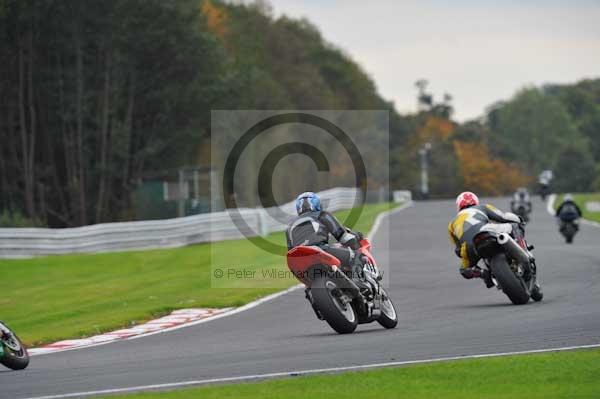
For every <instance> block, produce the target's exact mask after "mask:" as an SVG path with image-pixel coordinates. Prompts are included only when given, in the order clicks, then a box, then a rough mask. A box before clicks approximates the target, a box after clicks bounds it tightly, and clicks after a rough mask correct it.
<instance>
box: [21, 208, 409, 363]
mask: <svg viewBox="0 0 600 399" xmlns="http://www.w3.org/2000/svg"><path fill="white" fill-rule="evenodd" d="M412 205H413V201H408V202H406V203H404V204H402V205H400V206H399V207H397V208H394V209H390V210H388V211H385V212H381V213H380V214H378V215H377V217H376V218H375V222H374V223H373V226H372V227H371V230H370V231H369V234H367V237H373V236H374V235H375V233H376V232H377V230H379V226H380V225H381V222H382V220H383V219H384V218H385V217H388V216H391V215H393V214H395V213H397V212H400V211H402V210H404V209H406V208H408V207H409V206H412ZM303 286H304V284H297V285H294V286H292V287H290V288H287V289H285V290H283V291H279V292H276V293H274V294H271V295H267V296H265V297H262V298H259V299H257V300H255V301H252V302H250V303H247V304H245V305H243V306H240V307H238V308H235V309H232V310H230V311H227V312H223V313H220V314H217V315H214V316H210V317H207V318H205V319H201V320H196V321H193V322H190V323H186V324H182V325H179V326H173V327H169V328H165V329H164V330H158V331H152V332H148V333H144V334H139V335H134V336H132V337H127V338H122V339H116V340H113V341H106V342H97V343H94V344H90V345H84V346H77V347H73V348H64V349H60V350H55V351H52V352H42V353H32V354H31V355H30V356H44V355H51V354H54V353H62V352H68V351H74V350H79V349H87V348H93V347H95V346H102V345H108V344H114V343H115V342H122V341H129V340H133V339H139V338H145V337H149V336H151V335H156V334H162V333H166V332H170V331H175V330H179V329H181V328H186V327H192V326H196V325H198V324H202V323H206V322H209V321H212V320H217V319H221V318H223V317H227V316H233V315H234V314H237V313H241V312H244V311H246V310H250V309H252V308H254V307H256V306H258V305H261V304H263V303H265V302H269V301H272V300H274V299H277V298H279V297H281V296H283V295H286V294H289V293H290V292H293V291H296V290H297V289H299V288H302V287H303Z"/></svg>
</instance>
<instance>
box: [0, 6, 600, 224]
mask: <svg viewBox="0 0 600 399" xmlns="http://www.w3.org/2000/svg"><path fill="white" fill-rule="evenodd" d="M437 83H438V84H443V82H437ZM599 86H600V85H599V83H598V82H597V81H596V82H583V83H581V84H579V85H576V86H565V87H547V88H544V89H527V90H525V91H523V92H520V93H519V94H518V95H517V96H516V97H515V98H514V99H512V100H511V101H509V102H507V103H503V104H498V105H497V106H495V107H493V108H492V109H491V110H490V112H489V114H488V115H487V118H486V120H485V121H479V122H471V123H467V124H464V125H459V124H456V123H454V122H452V121H451V119H450V118H451V113H452V106H451V104H450V98H449V97H448V98H445V99H444V101H443V102H442V103H435V101H433V99H432V98H431V96H428V95H427V93H426V91H425V89H426V86H424V85H421V86H420V87H421V90H422V91H421V93H419V98H420V99H421V101H422V107H421V111H420V112H418V113H416V114H414V115H399V114H398V113H397V112H396V111H395V110H394V107H393V104H392V103H390V102H387V101H385V100H384V99H382V98H381V96H380V95H379V94H378V93H377V91H376V89H375V85H374V84H373V81H372V79H371V78H370V77H369V76H368V75H367V74H366V73H365V72H364V71H363V70H362V69H361V67H360V66H359V65H357V64H356V63H355V62H354V61H353V60H352V59H351V58H350V57H349V56H348V55H347V54H345V53H344V52H343V51H341V50H340V49H338V48H336V47H335V46H333V45H331V44H329V43H328V42H327V41H326V40H325V39H323V38H322V37H321V35H320V33H319V32H318V30H317V29H316V28H315V27H314V26H313V25H312V24H311V23H310V22H308V21H306V20H295V19H290V18H287V17H285V16H284V17H279V18H275V17H274V16H273V15H272V12H271V11H270V9H269V6H268V5H267V4H266V3H264V2H257V3H255V4H229V3H222V2H220V1H217V0H103V1H95V0H0V93H1V95H2V101H0V225H48V226H54V227H62V226H77V225H85V224H92V223H99V222H106V221H118V220H130V219H135V218H136V209H135V206H134V204H133V192H134V190H135V189H136V187H137V186H138V185H139V183H140V181H142V180H143V179H144V178H145V177H146V176H151V175H152V176H159V175H164V174H166V173H169V172H168V171H176V170H177V168H179V167H182V166H187V165H201V166H206V165H208V164H209V163H210V154H209V153H210V151H207V150H206V148H207V146H209V142H208V139H209V137H210V110H211V109H240V110H245V109H275V110H276V109H356V110H364V109H367V110H369V109H370V110H380V109H384V110H389V111H390V123H391V126H390V130H391V132H390V135H391V136H390V138H391V142H390V147H391V150H390V151H391V159H390V179H391V185H392V187H393V188H408V189H416V188H417V187H418V178H419V175H418V173H419V169H418V155H417V151H418V149H419V148H420V147H421V146H422V145H423V144H424V143H425V142H431V143H432V144H433V147H432V150H431V153H430V162H431V172H432V173H431V194H432V195H433V196H450V195H454V194H455V193H456V191H458V190H460V189H462V188H463V187H467V188H472V189H473V190H479V191H481V192H483V193H486V194H498V193H503V192H508V191H510V190H512V189H514V188H515V187H516V186H518V185H522V184H526V183H528V182H530V181H531V176H534V175H535V174H537V173H538V172H539V170H541V169H544V168H554V169H555V173H556V175H557V184H560V187H561V188H562V189H565V190H567V189H568V190H587V189H591V188H592V187H593V186H592V184H593V180H594V176H595V174H594V173H595V169H594V168H595V167H596V165H597V164H598V162H599V161H600V155H599V151H600V145H599V144H598V134H599V133H598V132H599V128H598V127H599V125H600V122H599V121H600V116H599V115H600V111H599V110H598V109H599V104H600V101H599V93H600V90H599ZM364 135H365V138H366V139H369V138H371V137H370V136H369V132H364ZM372 139H373V140H378V136H377V135H375V134H374V135H373V137H372ZM575 171H577V178H576V177H575V175H574V174H573V173H574V172H575ZM586 173H588V174H589V175H585V174H586ZM595 184H598V182H596V183H595Z"/></svg>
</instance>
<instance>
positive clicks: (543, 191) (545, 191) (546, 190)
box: [540, 184, 550, 201]
mask: <svg viewBox="0 0 600 399" xmlns="http://www.w3.org/2000/svg"><path fill="white" fill-rule="evenodd" d="M549 195H550V186H548V185H547V184H540V197H541V198H542V201H546V197H548V196H549Z"/></svg>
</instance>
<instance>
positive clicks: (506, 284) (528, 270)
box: [473, 225, 544, 305]
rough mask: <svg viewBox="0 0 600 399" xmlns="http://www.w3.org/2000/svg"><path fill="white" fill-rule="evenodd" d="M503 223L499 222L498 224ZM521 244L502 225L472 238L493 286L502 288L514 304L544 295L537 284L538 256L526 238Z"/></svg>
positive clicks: (536, 299) (540, 297) (539, 299)
mask: <svg viewBox="0 0 600 399" xmlns="http://www.w3.org/2000/svg"><path fill="white" fill-rule="evenodd" d="M498 226H500V225H498ZM518 241H519V243H517V241H515V239H513V237H511V235H510V234H508V233H506V232H503V231H501V228H498V229H495V228H493V227H490V228H489V229H486V230H485V231H482V232H480V233H479V234H477V235H476V236H475V238H474V239H473V243H474V245H475V250H476V251H477V254H478V255H479V256H480V257H481V258H482V259H483V260H484V262H485V266H486V267H487V269H488V270H489V272H490V274H491V278H492V282H493V283H494V285H495V286H496V287H497V288H498V289H500V290H502V291H503V292H504V293H505V294H506V296H508V298H509V299H510V300H511V302H512V303H514V304H515V305H523V304H526V303H527V302H529V298H531V299H533V300H534V301H536V302H539V301H541V300H542V298H543V297H544V294H543V292H542V287H541V286H540V285H539V284H538V283H537V268H536V265H535V259H534V258H533V256H532V255H531V253H530V252H529V251H530V250H533V246H528V245H527V243H526V242H525V239H523V238H520V239H519V240H518Z"/></svg>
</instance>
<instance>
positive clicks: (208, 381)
mask: <svg viewBox="0 0 600 399" xmlns="http://www.w3.org/2000/svg"><path fill="white" fill-rule="evenodd" d="M594 348H600V344H591V345H578V346H565V347H560V348H546V349H532V350H526V351H514V352H500V353H485V354H477V355H465V356H449V357H439V358H433V359H422V360H406V361H397V362H385V363H371V364H364V365H356V366H345V367H331V368H322V369H308V370H297V371H284V372H278V373H266V374H254V375H245V376H238V377H224V378H210V379H204V380H191V381H180V382H170V383H164V384H153V385H140V386H135V387H128V388H111V389H103V390H96V391H87V392H74V393H66V394H58V395H47V396H34V397H29V398H24V399H65V398H75V397H86V396H93V395H104V394H115V393H128V392H135V391H143V390H157V389H167V388H181V387H185V386H198V385H206V384H216V383H226V382H241V381H250V380H257V379H268V378H277V377H295V376H303V375H311V374H318V373H333V372H343V371H354V370H365V369H376V368H383V367H394V366H405V365H413V364H423V363H437V362H445V361H453V360H464V359H481V358H491V357H503V356H516V355H526V354H534V353H548V352H564V351H570V350H576V349H594Z"/></svg>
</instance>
